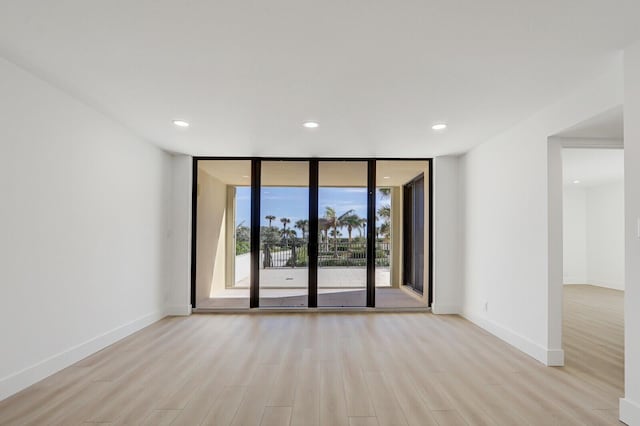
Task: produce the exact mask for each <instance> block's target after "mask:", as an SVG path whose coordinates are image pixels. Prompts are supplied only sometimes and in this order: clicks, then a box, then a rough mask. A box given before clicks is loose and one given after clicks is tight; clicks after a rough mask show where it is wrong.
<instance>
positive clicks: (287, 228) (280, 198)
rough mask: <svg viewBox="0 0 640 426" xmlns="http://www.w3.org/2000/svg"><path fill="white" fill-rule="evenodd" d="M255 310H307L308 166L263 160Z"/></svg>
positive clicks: (300, 163) (306, 163)
mask: <svg viewBox="0 0 640 426" xmlns="http://www.w3.org/2000/svg"><path fill="white" fill-rule="evenodd" d="M261 183H262V185H261V190H260V217H261V226H260V306H261V307H275V306H288V307H292V306H293V307H295V306H307V304H308V294H309V292H308V287H309V286H308V276H309V272H308V266H309V256H308V252H307V247H308V231H309V187H308V185H309V163H308V162H306V161H263V162H262V178H261Z"/></svg>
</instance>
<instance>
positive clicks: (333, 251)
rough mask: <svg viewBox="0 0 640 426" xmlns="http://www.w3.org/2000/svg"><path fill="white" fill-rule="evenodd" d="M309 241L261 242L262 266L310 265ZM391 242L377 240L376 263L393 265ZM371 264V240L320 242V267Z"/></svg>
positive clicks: (378, 264)
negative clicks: (369, 256) (391, 260)
mask: <svg viewBox="0 0 640 426" xmlns="http://www.w3.org/2000/svg"><path fill="white" fill-rule="evenodd" d="M307 244H308V242H307V240H306V239H302V238H296V239H295V240H294V241H292V240H287V241H281V242H278V243H266V242H263V243H262V245H261V247H260V248H261V259H260V266H261V267H262V268H296V267H306V266H308V265H309V257H308V251H307ZM390 255H391V251H390V244H389V243H388V242H384V241H378V242H376V266H389V262H390ZM366 265H367V243H366V242H363V241H355V240H354V241H351V242H349V241H347V240H337V241H335V240H331V239H329V240H328V241H322V242H320V244H319V245H318V266H319V267H347V268H352V267H365V266H366Z"/></svg>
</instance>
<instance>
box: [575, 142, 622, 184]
mask: <svg viewBox="0 0 640 426" xmlns="http://www.w3.org/2000/svg"><path fill="white" fill-rule="evenodd" d="M562 169H563V175H564V184H565V185H567V186H573V187H578V188H579V187H589V186H594V185H600V184H603V183H611V182H618V181H622V180H624V150H622V149H563V150H562ZM575 180H578V181H580V183H578V184H574V183H573V182H574V181H575Z"/></svg>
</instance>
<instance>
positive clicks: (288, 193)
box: [236, 186, 389, 227]
mask: <svg viewBox="0 0 640 426" xmlns="http://www.w3.org/2000/svg"><path fill="white" fill-rule="evenodd" d="M236 190H237V192H236V209H237V210H236V226H237V225H239V224H240V223H242V222H244V225H245V226H249V224H250V222H251V221H250V217H251V188H250V187H248V186H238V187H236ZM383 204H389V200H388V199H387V200H383V198H382V197H381V195H380V193H376V208H379V207H380V206H382V205H383ZM318 205H319V207H320V212H319V216H320V217H323V216H324V211H325V207H327V206H330V207H333V208H334V209H335V210H336V214H337V215H338V216H340V215H341V214H343V213H345V212H346V211H348V210H351V209H353V210H354V211H355V213H356V214H357V215H358V216H360V217H367V189H366V188H328V187H320V188H319V193H318ZM308 209H309V188H305V187H263V188H262V190H261V206H260V210H261V212H260V213H261V214H260V217H261V224H262V225H263V226H267V225H268V224H269V221H268V220H267V219H265V216H267V215H273V216H275V217H276V220H275V221H273V223H272V225H273V226H277V227H281V226H282V224H281V223H280V218H282V217H288V218H289V219H291V225H293V224H294V223H295V222H296V221H298V220H301V219H309V212H308Z"/></svg>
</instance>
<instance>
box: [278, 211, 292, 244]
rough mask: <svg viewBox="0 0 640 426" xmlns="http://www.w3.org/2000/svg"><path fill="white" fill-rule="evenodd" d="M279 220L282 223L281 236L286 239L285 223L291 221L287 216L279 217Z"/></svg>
mask: <svg viewBox="0 0 640 426" xmlns="http://www.w3.org/2000/svg"><path fill="white" fill-rule="evenodd" d="M280 222H281V223H282V237H283V238H284V240H285V241H287V237H288V235H287V224H288V223H291V219H289V218H288V217H281V218H280Z"/></svg>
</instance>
